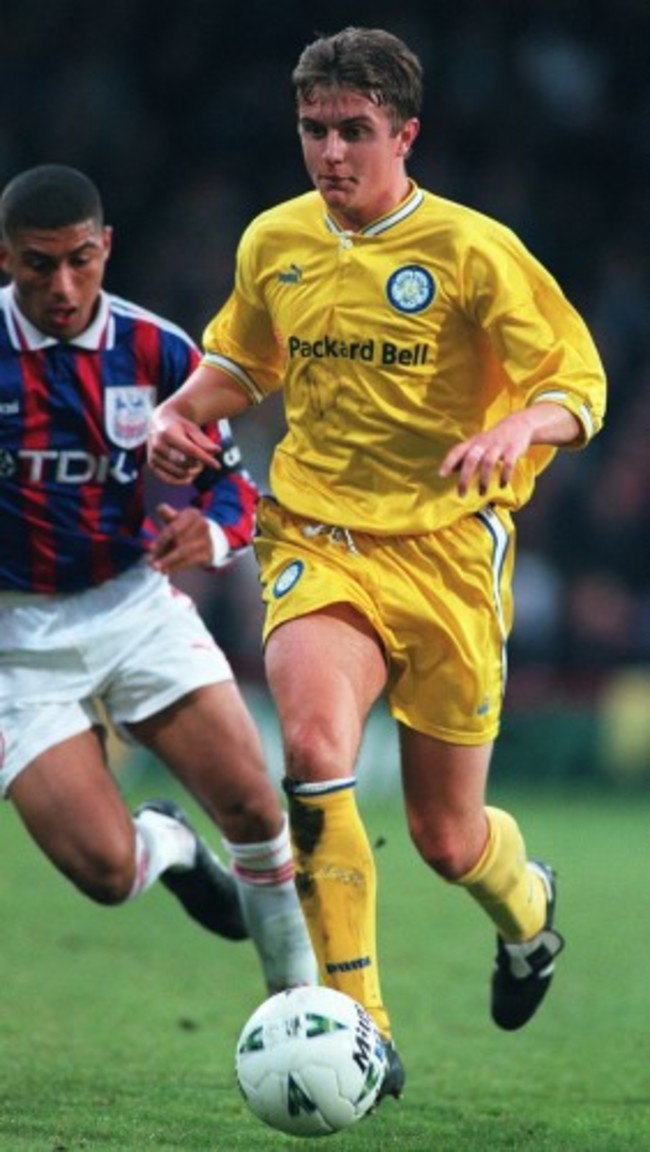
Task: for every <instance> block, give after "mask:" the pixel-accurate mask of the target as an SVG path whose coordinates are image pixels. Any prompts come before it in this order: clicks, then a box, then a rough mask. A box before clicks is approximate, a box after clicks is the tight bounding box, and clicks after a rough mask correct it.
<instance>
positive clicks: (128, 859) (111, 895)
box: [72, 850, 135, 906]
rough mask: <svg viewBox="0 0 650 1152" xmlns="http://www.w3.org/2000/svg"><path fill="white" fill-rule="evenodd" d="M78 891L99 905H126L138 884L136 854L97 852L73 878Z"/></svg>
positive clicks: (127, 852) (130, 852)
mask: <svg viewBox="0 0 650 1152" xmlns="http://www.w3.org/2000/svg"><path fill="white" fill-rule="evenodd" d="M72 879H73V880H74V883H75V884H76V886H77V888H79V890H80V891H81V892H83V894H84V895H85V896H87V897H88V898H89V899H90V900H92V901H94V903H96V904H103V905H107V906H111V905H116V904H122V903H124V901H125V900H126V899H127V898H128V896H129V894H130V893H131V891H132V889H133V884H134V881H135V856H134V853H133V851H126V850H125V851H123V852H115V851H113V852H110V853H96V854H94V855H93V856H92V858H91V859H86V860H85V861H84V864H83V866H82V867H81V868H80V869H78V870H77V871H76V873H75V875H74V876H73V877H72Z"/></svg>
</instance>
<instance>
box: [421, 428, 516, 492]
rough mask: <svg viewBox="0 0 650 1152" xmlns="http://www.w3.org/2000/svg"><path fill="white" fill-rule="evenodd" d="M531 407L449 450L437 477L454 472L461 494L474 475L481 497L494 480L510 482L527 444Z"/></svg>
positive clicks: (467, 487)
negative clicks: (456, 474)
mask: <svg viewBox="0 0 650 1152" xmlns="http://www.w3.org/2000/svg"><path fill="white" fill-rule="evenodd" d="M530 412H531V409H524V410H523V411H522V412H516V413H513V414H512V415H511V416H506V417H505V419H504V420H500V421H499V423H498V424H495V426H494V428H490V429H488V430H487V431H486V432H479V433H477V435H476V436H470V438H469V439H468V440H463V441H462V442H461V443H460V444H455V445H454V447H453V448H450V449H449V452H447V455H446V456H445V458H444V460H443V462H442V464H441V466H440V470H439V474H440V475H441V476H450V475H451V474H452V472H457V473H458V492H459V495H460V496H465V495H466V493H467V491H468V489H469V486H470V484H471V483H472V481H473V480H474V479H475V478H476V479H477V480H478V490H479V493H480V494H481V496H485V495H486V494H487V491H488V488H489V487H490V484H491V483H492V482H493V481H494V480H497V482H498V484H499V486H500V487H501V488H506V487H507V485H508V484H509V483H510V479H511V476H512V473H513V469H514V467H515V464H516V463H517V461H518V460H519V458H520V457H521V456H523V454H524V452H526V451H527V450H528V448H529V447H530V445H531V442H532V437H533V431H534V421H533V420H531V419H530Z"/></svg>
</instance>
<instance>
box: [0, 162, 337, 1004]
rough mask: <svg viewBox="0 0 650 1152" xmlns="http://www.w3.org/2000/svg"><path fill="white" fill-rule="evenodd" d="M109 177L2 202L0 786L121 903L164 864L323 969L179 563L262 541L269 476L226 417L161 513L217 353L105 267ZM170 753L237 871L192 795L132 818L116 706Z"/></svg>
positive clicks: (49, 840) (122, 718) (198, 897)
mask: <svg viewBox="0 0 650 1152" xmlns="http://www.w3.org/2000/svg"><path fill="white" fill-rule="evenodd" d="M111 240H112V235H111V229H110V228H109V227H108V226H107V225H106V224H105V223H104V217H103V208H102V203H101V199H100V196H99V193H98V191H97V189H96V187H95V185H94V184H93V183H92V182H91V181H90V180H89V179H88V177H87V176H86V175H85V174H83V173H81V172H78V171H77V170H75V169H71V168H68V167H65V166H60V165H43V166H39V167H37V168H33V169H30V170H28V171H26V172H23V173H21V174H19V175H18V176H16V177H15V178H14V179H13V180H12V181H11V182H10V183H9V184H8V186H7V187H6V188H5V190H4V192H3V194H2V197H1V198H0V260H1V262H2V268H3V269H4V271H5V273H7V275H8V277H9V283H8V284H7V285H6V286H5V287H4V288H2V290H0V637H1V648H0V791H1V792H2V794H3V795H5V796H7V797H8V798H9V799H10V800H11V801H12V802H13V804H14V806H15V808H16V809H17V811H18V813H19V815H20V817H21V819H22V820H23V822H24V824H25V826H26V828H27V829H28V831H29V832H30V833H31V835H32V837H33V838H34V840H35V841H36V842H37V844H38V845H39V847H40V848H41V849H42V851H43V852H44V853H45V854H46V855H47V856H48V857H49V859H50V860H51V861H52V863H53V864H54V865H55V866H56V867H57V868H58V869H59V871H60V872H62V873H63V874H64V875H65V876H66V877H68V879H69V880H71V881H72V882H73V883H74V884H75V885H76V886H77V888H78V889H80V890H81V892H83V893H85V894H86V895H87V896H89V897H90V898H91V899H93V900H96V901H98V902H99V903H101V904H119V903H121V902H123V901H125V900H128V899H132V898H134V897H136V896H139V895H140V894H141V893H143V892H144V891H145V890H146V889H147V888H149V887H150V885H152V884H153V883H154V881H155V880H157V879H158V878H160V880H161V881H162V883H163V884H164V885H165V886H166V887H167V888H168V889H169V890H170V891H171V892H172V893H173V894H174V895H175V897H177V898H178V899H179V900H180V902H181V904H182V905H183V906H184V908H185V910H186V911H187V913H188V914H189V915H190V916H192V917H193V918H194V919H195V920H196V921H198V922H199V923H200V924H202V925H203V927H204V928H206V929H208V930H209V931H212V932H215V933H217V934H218V935H220V936H223V937H226V938H229V939H232V940H241V939H245V938H247V937H249V936H250V938H252V940H253V943H254V945H255V947H256V949H257V952H258V955H259V959H260V962H261V965H262V969H263V974H264V979H265V986H266V987H267V988H268V990H269V991H277V990H278V989H281V988H285V987H288V986H291V985H294V984H304V983H310V982H312V981H313V980H314V979H315V975H316V971H315V964H314V959H313V952H312V949H311V945H310V942H309V938H308V935H307V930H306V927H305V923H304V919H303V915H302V911H301V908H300V904H299V902H298V898H297V895H296V891H295V886H294V882H293V860H292V854H291V845H290V842H289V832H288V825H287V819H286V815H285V813H284V812H283V810H282V807H281V804H280V801H279V797H278V796H277V794H276V791H275V789H274V787H273V785H272V783H271V781H270V779H269V778H268V776H267V774H266V770H265V764H264V758H263V752H262V747H261V742H260V739H259V736H258V733H257V730H256V728H255V725H254V723H253V720H252V717H251V716H250V714H249V712H248V710H247V708H246V705H245V703H244V701H243V698H242V696H241V694H240V691H239V689H238V686H237V685H236V683H235V681H234V678H233V674H232V671H231V668H230V666H229V663H228V661H227V659H226V657H225V655H224V653H223V652H222V651H221V650H220V648H219V647H218V646H217V644H216V643H215V640H214V638H213V637H212V635H211V634H210V633H209V631H208V629H207V628H206V627H205V625H204V624H203V622H202V620H201V618H200V616H199V614H198V612H197V611H196V608H195V606H194V604H193V603H192V602H191V600H190V599H189V598H188V597H187V596H185V595H183V594H181V593H180V592H179V591H178V590H177V589H175V587H174V586H173V584H172V582H171V581H170V574H172V573H177V572H180V571H182V570H183V569H185V568H187V567H188V566H191V565H201V566H203V567H205V568H214V569H218V568H219V567H221V566H223V565H224V564H226V563H228V562H229V561H230V560H231V559H232V558H234V557H235V556H236V555H237V553H239V552H241V551H242V550H243V549H245V548H246V547H248V546H249V544H250V541H251V536H252V532H253V526H254V519H255V505H256V499H257V490H256V488H255V485H254V483H253V482H252V480H251V478H250V477H249V476H248V474H247V472H246V471H245V469H244V468H243V466H242V462H241V459H240V454H239V451H238V448H237V446H236V444H235V442H234V441H233V438H232V436H231V433H230V429H229V427H228V424H227V422H225V421H221V422H219V424H218V425H217V424H215V425H212V426H210V427H208V428H206V435H207V436H208V437H209V440H210V442H211V443H212V444H213V446H214V448H215V450H216V451H217V452H218V455H219V468H218V470H215V469H213V468H208V469H202V470H201V471H200V472H198V471H197V473H196V474H195V476H194V477H193V494H192V497H191V500H190V503H189V504H188V505H187V506H186V507H183V506H181V507H174V506H172V505H171V504H168V503H164V502H163V503H161V505H160V506H159V508H158V519H159V522H160V524H161V527H160V530H158V529H157V528H156V526H155V524H154V523H152V522H151V521H148V519H147V516H146V510H145V476H144V469H145V465H146V459H145V453H146V435H147V424H148V420H149V416H150V414H151V412H152V410H153V407H154V405H155V404H156V403H157V402H158V401H160V400H162V399H164V398H165V397H167V396H168V395H170V393H171V392H173V390H174V389H175V388H177V387H178V386H179V385H180V384H181V382H182V381H183V380H184V379H185V377H186V376H187V374H188V373H189V372H191V371H192V369H193V368H194V367H196V365H197V364H198V362H199V352H198V349H197V348H196V346H195V345H194V343H193V342H192V340H191V339H190V337H189V336H188V335H187V334H186V333H185V332H183V331H182V330H181V329H180V328H178V327H176V326H175V325H173V324H170V323H169V322H168V321H166V320H164V319H162V318H160V317H159V316H156V315H153V314H152V313H151V312H148V311H145V309H143V308H140V307H138V306H137V305H135V304H133V303H130V302H128V301H126V300H122V299H119V298H117V297H115V296H113V295H111V294H109V293H108V292H106V291H105V290H104V289H103V287H102V285H103V279H104V273H105V269H106V264H107V261H108V258H109V255H110V250H111ZM105 716H108V718H109V719H110V721H111V722H112V724H113V725H114V727H115V729H116V730H117V731H118V732H120V733H122V734H124V736H125V738H127V739H129V740H134V741H138V742H140V743H141V744H143V745H144V746H145V747H146V748H148V749H150V750H151V752H153V753H154V754H155V755H156V756H157V757H159V759H160V760H161V761H163V763H164V764H165V765H166V766H167V767H168V768H169V770H170V771H171V772H172V773H173V774H174V775H175V776H176V777H177V779H178V781H179V782H180V783H181V784H182V785H183V786H184V788H185V789H186V790H187V792H188V793H189V794H191V795H192V797H193V798H194V799H195V800H196V802H197V803H198V804H199V805H200V806H201V807H202V808H203V809H204V810H205V812H206V813H207V814H208V815H209V816H210V817H211V819H212V821H213V822H214V824H215V825H216V827H217V828H218V829H219V830H220V832H221V834H222V837H223V842H224V845H225V847H226V850H227V851H228V854H229V857H230V867H228V868H227V867H225V866H224V865H223V864H222V863H221V861H220V859H219V857H218V855H217V854H216V853H215V852H214V851H213V850H212V849H211V848H209V847H208V845H207V843H205V842H204V840H203V839H202V838H201V837H200V836H199V835H198V834H197V833H196V831H195V830H194V829H193V827H192V825H191V823H190V821H189V820H188V818H187V816H186V814H185V812H184V810H183V809H182V808H181V807H179V806H178V805H177V804H176V803H174V802H173V801H171V800H168V799H155V800H151V801H148V802H146V803H144V804H143V805H141V807H140V808H139V809H138V811H137V812H136V813H135V814H131V812H129V810H128V809H127V807H126V805H125V801H124V799H123V797H122V794H121V791H120V789H119V787H118V783H117V780H116V778H115V777H114V775H113V774H112V773H111V772H110V771H109V770H107V769H108V764H107V756H106V746H105V740H104V725H103V720H104V717H105Z"/></svg>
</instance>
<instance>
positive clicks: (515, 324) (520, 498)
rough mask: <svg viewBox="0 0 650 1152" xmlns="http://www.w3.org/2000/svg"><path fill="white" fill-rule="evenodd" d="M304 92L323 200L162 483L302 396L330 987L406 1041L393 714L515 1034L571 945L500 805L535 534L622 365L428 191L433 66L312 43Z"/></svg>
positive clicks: (285, 504)
mask: <svg viewBox="0 0 650 1152" xmlns="http://www.w3.org/2000/svg"><path fill="white" fill-rule="evenodd" d="M293 81H294V87H295V93H296V101H297V114H298V129H299V134H300V140H301V144H302V151H303V157H304V161H305V165H306V168H307V171H308V174H309V176H310V178H311V181H312V183H313V184H314V186H315V189H314V190H312V191H309V192H307V193H305V194H304V195H301V196H297V197H296V198H294V199H291V200H288V201H287V202H285V203H283V204H280V205H278V206H276V207H274V208H271V209H269V210H268V211H266V212H263V213H262V214H261V215H260V216H258V217H257V219H255V220H254V221H253V222H252V223H251V225H250V226H249V227H248V228H247V229H246V231H245V233H244V235H243V237H242V239H241V243H240V245H239V251H238V257H237V267H236V278H235V285H234V290H233V293H232V295H231V297H230V299H229V300H228V301H227V302H226V303H225V305H224V306H223V308H222V309H221V310H220V311H219V313H218V314H217V315H216V317H215V318H214V319H213V321H212V322H211V323H210V324H209V325H208V327H207V330H206V332H205V336H204V346H205V353H204V358H203V362H202V363H201V365H200V366H199V367H198V368H197V369H196V370H195V371H194V373H193V374H192V376H191V377H190V378H189V380H188V382H187V383H186V385H185V386H184V387H183V388H181V389H180V390H179V391H178V392H177V393H176V394H175V396H173V397H172V398H171V399H170V400H168V401H165V402H163V404H162V405H161V406H160V407H158V408H157V410H156V412H155V413H154V417H153V419H152V424H151V426H150V460H151V462H152V463H153V465H154V467H155V469H156V470H157V472H158V473H159V475H160V476H162V477H165V478H166V479H168V480H172V481H173V480H180V479H182V478H183V475H184V472H185V469H189V468H193V467H196V462H197V461H202V462H208V461H209V459H210V455H211V449H210V444H209V441H208V440H207V438H206V437H205V436H204V435H203V434H202V433H201V431H200V427H199V426H200V425H201V424H203V423H204V422H205V421H206V420H207V419H215V418H217V417H234V416H235V415H236V413H237V412H240V411H242V410H244V409H245V408H246V407H247V405H249V404H253V403H257V402H259V401H262V400H263V399H264V398H265V397H266V396H267V395H269V394H270V393H273V392H275V391H278V390H282V394H283V399H284V405H285V413H286V420H287V432H286V435H285V436H284V438H283V439H282V440H281V442H280V443H279V444H278V445H277V447H276V449H275V452H274V457H273V462H272V468H271V487H272V497H270V498H268V499H267V498H265V499H264V500H263V501H262V502H261V507H260V509H259V514H258V524H259V534H258V536H257V538H256V542H255V548H256V552H257V556H258V560H259V563H260V568H261V577H262V581H263V586H264V599H265V602H266V608H267V614H266V623H265V631H264V635H265V644H266V648H265V653H266V669H267V675H268V679H269V684H270V687H271V690H272V692H273V695H274V697H275V701H276V704H277V708H278V712H279V716H280V721H281V724H282V728H283V734H284V745H285V750H286V790H287V793H288V795H289V798H290V820H291V825H292V835H293V841H294V850H295V858H296V863H297V877H296V878H297V883H298V888H299V891H300V894H301V899H302V901H303V908H304V910H305V913H306V916H307V921H308V924H309V927H310V931H311V935H312V940H313V943H314V947H315V950H316V954H317V957H318V961H319V967H320V971H321V976H322V979H323V980H324V981H325V982H327V983H328V984H332V985H333V986H334V987H336V988H339V989H340V990H342V991H344V992H347V993H348V994H349V995H351V996H353V997H354V998H355V999H357V1000H359V1001H361V1003H362V1004H364V1005H365V1007H366V1008H367V1009H368V1010H369V1011H370V1013H371V1014H372V1015H373V1017H374V1018H375V1020H376V1022H377V1024H378V1026H379V1028H380V1030H381V1032H382V1033H383V1034H384V1035H385V1036H386V1038H387V1039H388V1041H389V1044H391V1034H392V1033H391V1023H390V1019H389V1015H388V1012H387V1010H386V1007H385V1005H384V1003H383V999H382V995H381V989H380V981H379V973H378V967H377V948H376V939H375V888H376V880H375V866H374V861H373V856H372V852H371V849H370V846H369V844H368V839H367V836H366V833H365V829H364V826H363V824H362V821H361V819H360V816H359V812H358V810H357V806H356V803H355V798H354V785H355V761H356V755H357V752H358V749H359V744H360V741H361V737H362V733H363V729H364V724H365V721H366V719H367V716H368V713H369V711H370V709H371V708H372V706H373V704H374V703H375V701H376V700H377V699H378V697H379V696H380V695H381V694H384V693H385V695H386V698H387V701H388V706H389V708H390V710H391V713H392V715H393V717H394V718H395V720H396V721H397V723H398V725H399V736H400V748H401V775H402V784H403V792H404V799H405V807H406V815H407V820H408V826H409V830H410V834H411V837H412V839H413V841H414V843H415V845H416V848H417V850H418V851H419V853H420V854H421V856H422V858H423V859H424V861H425V862H426V863H427V864H428V865H429V866H430V867H431V868H433V869H434V871H435V872H437V873H438V874H439V875H440V876H442V877H444V879H445V880H447V881H449V882H451V883H453V884H455V885H457V886H458V887H459V888H460V889H462V890H464V891H465V892H468V893H469V894H470V895H471V897H472V898H473V899H474V900H476V901H477V902H478V904H479V905H480V907H481V908H482V909H483V910H484V912H485V913H486V914H487V916H488V917H489V919H490V920H491V921H492V924H493V925H494V927H495V928H496V934H497V953H496V966H495V967H494V969H493V973H492V979H491V1012H492V1017H493V1019H494V1021H495V1023H496V1024H497V1025H498V1026H499V1027H501V1028H504V1029H507V1030H513V1029H517V1028H520V1027H522V1026H523V1025H524V1024H526V1023H527V1021H528V1020H529V1019H530V1018H531V1017H532V1015H533V1013H534V1012H535V1011H536V1010H537V1008H538V1006H539V1004H540V1003H541V1001H542V999H543V998H544V996H545V994H546V992H547V991H548V988H549V984H550V981H551V977H552V974H553V968H554V963H555V958H556V956H557V955H558V953H559V952H560V950H561V948H562V944H563V941H562V937H561V936H560V934H559V933H558V932H557V931H556V929H555V927H554V925H553V913H554V903H555V889H556V881H555V876H554V872H553V869H552V868H551V867H550V866H549V865H547V864H545V863H542V862H539V861H535V860H531V859H529V858H528V853H527V850H526V847H525V844H524V839H523V836H522V833H521V831H520V829H519V827H518V824H517V821H516V820H515V818H514V817H513V816H512V815H510V814H509V813H507V812H505V811H502V810H501V809H499V808H496V807H493V806H488V805H487V804H486V786H487V777H488V767H489V763H490V758H491V753H492V747H493V743H494V740H495V738H496V736H497V733H498V730H499V721H500V712H501V702H502V696H503V692H504V688H505V674H506V669H505V647H506V640H507V636H508V633H509V629H510V626H511V622H512V564H513V549H514V529H513V513H516V511H517V509H518V508H520V507H521V506H522V505H523V504H525V503H526V501H527V500H528V499H529V498H530V496H531V495H532V492H533V489H534V486H535V480H536V477H537V474H538V473H539V472H540V471H541V470H542V469H543V468H544V467H545V466H546V465H547V464H549V462H550V461H551V459H552V458H553V456H554V454H555V453H556V451H557V450H558V449H559V448H563V447H564V448H581V447H582V446H583V445H585V444H587V443H588V441H589V440H590V439H591V437H592V436H593V435H594V433H595V432H597V431H598V429H599V428H600V426H601V423H602V420H603V414H604V406H605V380H604V375H603V370H602V366H601V363H600V360H599V357H598V354H597V352H596V350H595V348H594V345H593V342H592V340H591V337H590V335H589V332H588V331H587V328H586V326H585V324H584V322H583V321H582V319H581V318H580V316H579V315H578V314H577V313H576V311H575V309H574V308H573V307H572V305H571V304H570V303H569V301H568V300H567V299H566V297H565V296H564V294H563V293H562V291H561V289H560V288H559V286H558V284H557V283H556V282H555V280H554V279H553V277H552V276H551V275H550V273H549V272H548V271H547V270H546V269H545V268H543V267H542V266H541V265H540V264H539V262H538V261H537V260H536V259H535V258H534V256H533V255H532V254H531V253H530V252H529V251H528V250H527V249H526V248H525V247H524V245H523V244H522V243H521V242H520V240H519V239H518V238H517V237H516V236H515V235H513V233H512V232H511V231H510V230H509V229H508V228H506V227H504V226H503V225H502V224H500V223H498V222H496V221H495V220H491V219H488V218H487V217H485V216H484V215H482V214H480V213H479V212H476V211H473V210H472V209H470V208H467V207H465V206H463V205H460V204H457V203H452V202H450V201H448V200H445V199H442V198H441V197H438V196H435V195H433V194H432V193H430V192H428V191H425V190H424V189H422V188H420V187H418V186H417V184H416V183H415V182H414V181H413V179H411V178H410V177H409V175H408V173H407V167H406V165H407V159H408V156H409V154H410V153H411V150H412V148H413V146H414V144H415V141H416V138H417V136H418V132H419V127H420V119H419V117H420V108H421V97H422V68H421V64H420V61H419V59H418V58H417V57H416V56H415V55H414V53H413V52H412V51H411V50H410V49H409V48H408V47H407V45H405V44H404V43H403V42H402V41H401V40H399V39H398V38H397V37H395V36H393V35H391V34H390V33H388V32H386V31H384V30H382V29H367V28H347V29H345V30H343V31H342V32H340V33H338V34H335V35H333V36H324V37H319V38H318V39H316V40H315V41H314V42H313V43H311V44H310V45H308V46H307V47H306V48H305V50H304V51H303V53H302V55H301V57H300V60H299V61H298V65H297V67H296V69H295V71H294V73H293ZM437 936H439V930H438V929H437V928H436V925H435V924H432V925H431V938H432V941H435V939H436V937H437ZM414 963H416V962H414ZM426 963H427V965H428V968H427V975H428V978H429V979H432V980H433V982H434V983H435V977H434V976H433V977H432V975H431V958H430V957H429V958H428V959H427V961H426ZM389 1053H390V1065H389V1069H388V1073H387V1076H386V1080H385V1083H384V1085H383V1088H382V1095H387V1094H392V1095H394V1096H398V1095H399V1094H400V1093H401V1090H402V1087H403V1084H404V1070H403V1067H402V1064H401V1061H400V1058H399V1056H398V1054H397V1051H396V1050H395V1047H394V1044H393V1045H392V1046H391V1047H389Z"/></svg>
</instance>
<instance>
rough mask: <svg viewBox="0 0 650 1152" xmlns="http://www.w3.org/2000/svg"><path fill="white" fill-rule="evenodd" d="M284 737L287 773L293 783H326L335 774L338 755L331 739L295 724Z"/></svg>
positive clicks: (314, 727)
mask: <svg viewBox="0 0 650 1152" xmlns="http://www.w3.org/2000/svg"><path fill="white" fill-rule="evenodd" d="M284 737H285V762H286V772H287V776H288V777H290V778H291V779H292V780H301V781H313V780H327V779H329V778H330V777H331V776H333V775H336V774H337V772H338V769H339V766H340V758H341V753H340V749H339V748H338V746H337V743H336V740H335V738H334V737H333V735H331V734H329V733H328V732H327V731H325V730H323V729H322V728H320V727H319V726H317V725H314V724H312V723H309V722H307V723H300V722H298V723H296V724H295V725H294V726H293V727H292V728H291V730H290V731H288V732H285V734H284Z"/></svg>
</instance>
